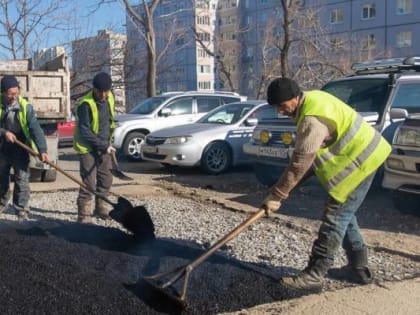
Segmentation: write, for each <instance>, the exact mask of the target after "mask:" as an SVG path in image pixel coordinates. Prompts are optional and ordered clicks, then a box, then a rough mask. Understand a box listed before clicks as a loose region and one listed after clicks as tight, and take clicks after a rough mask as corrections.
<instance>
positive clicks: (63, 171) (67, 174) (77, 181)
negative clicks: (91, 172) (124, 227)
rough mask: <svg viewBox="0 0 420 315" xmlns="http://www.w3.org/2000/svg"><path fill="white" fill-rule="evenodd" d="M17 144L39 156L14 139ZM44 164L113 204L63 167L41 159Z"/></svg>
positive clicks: (112, 204) (31, 153)
mask: <svg viewBox="0 0 420 315" xmlns="http://www.w3.org/2000/svg"><path fill="white" fill-rule="evenodd" d="M14 143H16V144H17V145H19V146H20V147H22V148H23V149H25V150H26V151H28V153H29V154H30V155H32V156H34V157H39V154H38V153H37V152H36V151H34V150H33V149H32V148H30V147H29V146H27V145H26V144H24V143H23V142H21V141H19V140H18V139H15V142H14ZM42 162H43V163H45V164H48V165H49V166H51V167H53V168H55V169H56V170H57V171H59V172H60V173H61V174H63V175H65V176H67V177H68V178H70V179H71V180H72V181H74V182H75V183H77V184H79V186H80V187H82V189H84V190H86V191H87V192H89V193H91V194H93V195H95V196H96V197H98V198H100V199H102V200H103V201H105V202H107V203H108V204H110V205H111V206H114V203H113V202H112V201H111V200H109V199H108V198H105V197H104V196H102V195H100V194H98V193H97V192H96V191H93V190H92V189H90V188H89V187H88V186H87V185H86V184H85V183H84V182H82V181H81V180H79V179H78V178H76V177H75V176H73V175H71V174H70V173H68V172H66V171H65V170H64V169H62V168H61V167H59V166H58V165H57V164H55V163H53V162H51V161H49V160H46V161H42Z"/></svg>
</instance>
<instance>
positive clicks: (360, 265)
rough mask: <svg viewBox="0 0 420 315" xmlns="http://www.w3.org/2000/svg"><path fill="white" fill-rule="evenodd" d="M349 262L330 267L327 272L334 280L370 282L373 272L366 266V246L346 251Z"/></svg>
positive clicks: (358, 282)
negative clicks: (338, 266)
mask: <svg viewBox="0 0 420 315" xmlns="http://www.w3.org/2000/svg"><path fill="white" fill-rule="evenodd" d="M346 255H347V259H348V261H349V263H348V264H347V265H346V266H344V267H341V268H335V269H331V270H330V271H329V273H328V275H329V276H331V278H334V279H336V280H345V281H349V282H353V283H357V284H369V283H372V280H373V273H372V271H371V270H370V269H369V267H368V258H367V249H366V247H365V248H363V249H361V250H357V251H349V252H346Z"/></svg>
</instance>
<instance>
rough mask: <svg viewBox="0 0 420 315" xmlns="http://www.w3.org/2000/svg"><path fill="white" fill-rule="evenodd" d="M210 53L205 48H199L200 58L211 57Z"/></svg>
mask: <svg viewBox="0 0 420 315" xmlns="http://www.w3.org/2000/svg"><path fill="white" fill-rule="evenodd" d="M209 57H210V56H209V54H208V53H207V52H206V51H205V50H204V49H198V58H209Z"/></svg>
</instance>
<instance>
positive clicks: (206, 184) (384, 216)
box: [31, 149, 420, 315]
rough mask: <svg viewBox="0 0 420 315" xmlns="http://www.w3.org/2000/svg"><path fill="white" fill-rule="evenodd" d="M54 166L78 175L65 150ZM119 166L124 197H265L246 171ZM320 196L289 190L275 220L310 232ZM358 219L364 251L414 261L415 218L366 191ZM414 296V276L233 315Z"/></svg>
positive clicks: (396, 308) (382, 309)
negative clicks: (214, 173)
mask: <svg viewBox="0 0 420 315" xmlns="http://www.w3.org/2000/svg"><path fill="white" fill-rule="evenodd" d="M60 166H61V167H62V168H63V169H64V170H65V171H68V172H69V173H70V174H72V175H74V176H76V177H78V171H77V169H78V163H77V161H76V157H75V155H74V154H73V153H72V150H71V149H62V150H61V154H60ZM120 167H121V169H122V170H123V171H124V172H125V173H126V174H127V175H129V176H131V177H133V178H134V180H133V181H131V182H123V181H120V180H115V181H114V185H113V189H112V190H113V191H114V192H116V193H118V194H122V195H125V196H136V197H145V196H153V195H165V194H167V195H177V196H183V197H187V198H191V199H193V200H196V201H200V202H204V203H205V202H208V203H214V204H219V205H223V206H224V207H225V208H228V209H230V210H232V211H243V212H252V211H255V210H257V208H258V205H259V204H260V202H261V201H262V200H263V199H264V197H265V195H266V194H267V188H266V187H263V186H261V185H259V184H258V183H257V181H256V179H255V177H254V175H253V173H252V171H250V170H249V167H243V168H238V169H235V170H234V171H233V172H230V173H228V174H225V175H221V176H209V175H205V174H203V173H202V172H200V171H199V170H194V169H175V170H174V169H171V170H168V169H165V168H163V167H161V166H160V165H157V164H152V163H146V162H140V163H128V162H120ZM74 187H77V184H75V183H74V182H73V181H71V180H70V179H68V178H66V177H65V176H63V175H61V174H59V177H58V180H57V182H55V183H54V184H51V183H50V184H49V183H34V184H32V186H31V188H32V190H33V191H45V190H54V189H64V188H74ZM325 197H326V195H325V193H324V192H323V191H322V190H321V189H320V188H319V186H318V185H316V183H315V182H310V183H309V184H308V185H306V186H303V187H301V188H299V189H298V190H297V191H295V192H293V193H292V195H291V197H290V198H289V200H287V201H286V202H285V204H284V205H283V207H282V209H281V211H280V213H278V214H276V216H278V217H279V218H281V219H282V220H285V221H287V222H290V224H292V225H294V226H297V227H299V228H304V229H309V230H311V231H316V230H317V227H318V224H319V221H318V220H317V219H318V218H319V217H320V215H321V211H322V205H323V203H324V201H325ZM308 200H310V202H308ZM303 201H304V202H303ZM358 218H359V224H360V226H361V228H362V232H363V235H364V236H365V240H366V242H367V244H368V245H369V246H370V247H375V248H381V249H383V250H387V251H390V252H393V253H398V254H400V255H403V256H409V257H411V259H414V260H416V261H418V260H420V218H419V217H413V216H409V215H402V214H401V213H400V212H398V211H397V210H396V209H395V208H394V207H393V206H392V202H391V199H390V196H389V193H387V192H385V191H383V190H373V191H371V192H370V193H369V195H368V198H367V199H366V201H365V203H364V204H363V206H362V208H361V210H360V213H359V215H358ZM418 275H420V274H418ZM419 295H420V277H417V278H414V279H411V280H404V281H395V282H388V283H387V284H386V286H378V285H377V284H376V285H369V286H356V287H351V288H346V289H342V290H337V291H332V292H331V291H330V292H323V293H320V294H313V295H310V296H304V297H301V298H297V299H294V300H289V301H282V302H279V303H271V304H266V305H258V306H256V307H253V308H252V309H246V310H242V311H240V312H235V314H278V313H284V314H326V313H328V314H352V315H354V314H420V300H419V299H418V296H419Z"/></svg>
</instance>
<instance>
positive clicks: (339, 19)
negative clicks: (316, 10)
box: [330, 9, 344, 24]
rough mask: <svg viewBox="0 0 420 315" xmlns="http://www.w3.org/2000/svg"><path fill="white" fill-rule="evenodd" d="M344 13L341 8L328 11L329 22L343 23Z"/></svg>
mask: <svg viewBox="0 0 420 315" xmlns="http://www.w3.org/2000/svg"><path fill="white" fill-rule="evenodd" d="M343 20H344V13H343V9H334V10H332V11H331V13H330V22H331V24H337V23H343Z"/></svg>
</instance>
